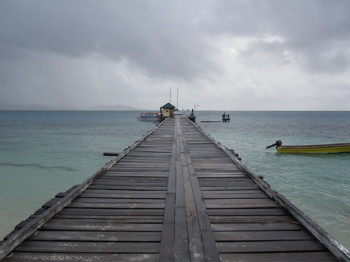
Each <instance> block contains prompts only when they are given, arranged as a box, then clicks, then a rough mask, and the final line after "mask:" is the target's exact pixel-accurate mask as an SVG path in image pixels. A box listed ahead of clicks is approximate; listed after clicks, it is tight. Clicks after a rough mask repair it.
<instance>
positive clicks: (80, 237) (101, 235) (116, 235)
mask: <svg viewBox="0 0 350 262" xmlns="http://www.w3.org/2000/svg"><path fill="white" fill-rule="evenodd" d="M160 236H161V232H108V231H107V232H102V231H101V232H99V231H94V232H91V231H63V230H62V231H43V230H41V231H39V232H38V233H37V234H35V235H33V236H31V237H30V238H28V240H36V241H92V242H122V241H127V242H135V241H136V242H159V241H160Z"/></svg>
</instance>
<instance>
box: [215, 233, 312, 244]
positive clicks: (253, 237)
mask: <svg viewBox="0 0 350 262" xmlns="http://www.w3.org/2000/svg"><path fill="white" fill-rule="evenodd" d="M214 235H215V239H216V241H241V242H243V241H244V242H245V241H271V240H274V241H277V240H281V241H282V240H310V239H314V236H312V235H311V234H310V233H309V232H307V231H254V232H252V231H246V232H240V231H238V232H234V233H232V232H215V233H214Z"/></svg>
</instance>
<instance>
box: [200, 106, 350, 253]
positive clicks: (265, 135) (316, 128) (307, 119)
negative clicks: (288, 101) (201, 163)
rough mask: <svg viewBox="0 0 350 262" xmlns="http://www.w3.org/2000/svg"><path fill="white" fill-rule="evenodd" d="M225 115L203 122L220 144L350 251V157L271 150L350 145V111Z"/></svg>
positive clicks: (210, 116)
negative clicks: (278, 144) (282, 146)
mask: <svg viewBox="0 0 350 262" xmlns="http://www.w3.org/2000/svg"><path fill="white" fill-rule="evenodd" d="M227 113H230V117H231V122H230V123H201V122H200V121H201V120H202V119H203V120H216V119H221V112H212V113H211V114H210V115H203V116H201V117H199V119H198V124H199V125H200V126H201V127H202V128H203V129H204V130H205V131H206V132H207V133H209V134H210V135H211V136H212V137H213V138H214V139H216V140H217V141H219V142H220V143H221V144H223V145H225V146H226V147H228V148H229V149H234V150H235V152H237V153H239V155H240V157H241V158H242V162H243V163H244V164H245V165H246V166H247V167H248V168H249V169H250V170H252V171H253V172H255V173H256V174H259V175H263V176H264V179H265V181H267V182H268V183H269V184H270V185H271V187H272V188H273V189H275V190H277V191H278V192H279V193H282V194H283V195H284V196H286V197H287V198H288V199H289V200H290V201H291V202H292V203H294V204H295V205H296V206H297V207H298V208H299V209H301V210H302V211H303V212H305V213H306V214H307V215H308V216H310V217H311V218H312V219H313V220H314V221H316V222H317V223H318V224H320V225H321V226H322V227H323V228H324V229H325V230H326V231H327V232H329V233H330V234H331V235H332V236H333V237H334V238H336V239H337V240H338V241H339V242H340V243H342V244H343V245H344V246H346V247H347V248H348V249H349V248H350V240H349V239H350V237H349V236H350V154H348V153H346V154H325V155H311V154H308V155H301V154H278V153H276V150H275V149H274V148H270V149H268V150H266V149H265V146H266V145H270V144H273V143H274V142H275V141H276V140H279V139H280V140H282V142H283V144H285V145H287V144H319V143H333V142H334V143H335V142H349V141H350V129H349V127H350V112H227Z"/></svg>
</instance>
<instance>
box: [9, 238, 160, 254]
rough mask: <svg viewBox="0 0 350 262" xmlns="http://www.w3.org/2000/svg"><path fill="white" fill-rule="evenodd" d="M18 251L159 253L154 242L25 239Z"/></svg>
mask: <svg viewBox="0 0 350 262" xmlns="http://www.w3.org/2000/svg"><path fill="white" fill-rule="evenodd" d="M16 251H18V252H74V253H113V254H114V253H131V254H137V253H138V254H142V253H145V254H152V253H153V254H158V243H153V242H147V243H145V242H80V241H25V242H24V243H23V244H22V245H21V246H19V247H18V248H17V250H16Z"/></svg>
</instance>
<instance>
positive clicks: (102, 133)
mask: <svg viewBox="0 0 350 262" xmlns="http://www.w3.org/2000/svg"><path fill="white" fill-rule="evenodd" d="M139 113H140V112H137V111H126V112H125V111H114V112H107V111H106V112H100V111H93V112H88V111H0V181H1V182H0V199H1V201H0V238H2V237H3V236H5V235H6V234H7V233H9V232H10V231H12V229H13V227H14V226H15V225H16V224H18V223H19V222H20V221H22V220H24V219H26V218H27V217H28V216H29V215H31V214H32V213H33V212H35V211H36V210H37V209H39V208H40V206H41V205H42V204H43V203H45V202H46V201H48V200H50V199H51V198H53V197H54V196H55V195H56V194H57V193H58V192H61V191H66V190H67V189H69V188H70V187H72V186H73V185H75V184H79V183H81V182H83V181H84V180H85V179H86V178H88V177H90V176H91V175H93V173H95V172H96V171H98V170H99V169H100V168H101V167H102V166H104V164H105V163H106V162H108V161H109V160H111V159H112V158H111V157H104V156H102V154H103V152H121V151H122V150H123V149H124V148H126V147H128V146H130V145H131V144H133V143H134V142H135V141H136V140H139V139H140V138H141V137H142V136H143V135H144V134H146V133H147V132H148V131H149V130H150V129H152V128H153V127H154V124H152V123H145V122H139V121H138V120H137V119H136V117H137V116H138V115H139ZM198 113H199V114H203V112H198ZM222 113H223V112H211V113H210V114H203V115H201V116H199V117H198V119H197V120H198V121H197V123H198V124H199V125H200V126H201V127H202V128H203V129H204V130H205V131H206V132H208V133H209V134H210V135H211V136H212V137H213V138H215V139H216V140H218V141H219V142H220V143H222V144H223V145H225V146H226V147H228V148H229V149H234V150H235V151H236V152H237V153H239V155H240V156H241V157H242V162H243V163H244V164H245V165H246V166H247V167H248V168H249V169H250V170H252V171H253V172H255V173H256V174H259V175H263V176H264V179H265V180H266V181H267V182H268V183H269V184H270V185H271V187H272V188H273V189H275V190H277V191H278V192H279V193H282V194H283V195H285V196H286V197H287V198H288V199H289V200H291V201H292V202H293V203H294V204H295V205H297V206H298V207H299V208H300V209H301V210H302V211H304V212H305V213H307V214H308V215H309V216H310V217H311V218H312V219H314V220H315V221H316V222H317V223H319V224H320V225H321V226H322V227H323V228H325V229H326V230H327V231H328V232H329V233H330V234H331V235H332V236H333V237H335V238H336V239H337V240H338V241H339V242H340V243H342V244H343V245H344V246H346V247H347V248H348V249H349V248H350V240H349V236H350V154H339V155H280V154H277V153H276V151H275V149H274V148H271V149H269V150H266V149H265V146H266V145H269V144H272V143H274V142H275V141H276V140H278V139H280V140H282V141H283V144H314V143H333V142H349V141H350V129H349V127H350V112H226V113H229V114H230V116H231V122H230V123H204V122H200V121H201V120H220V119H221V114H222Z"/></svg>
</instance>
